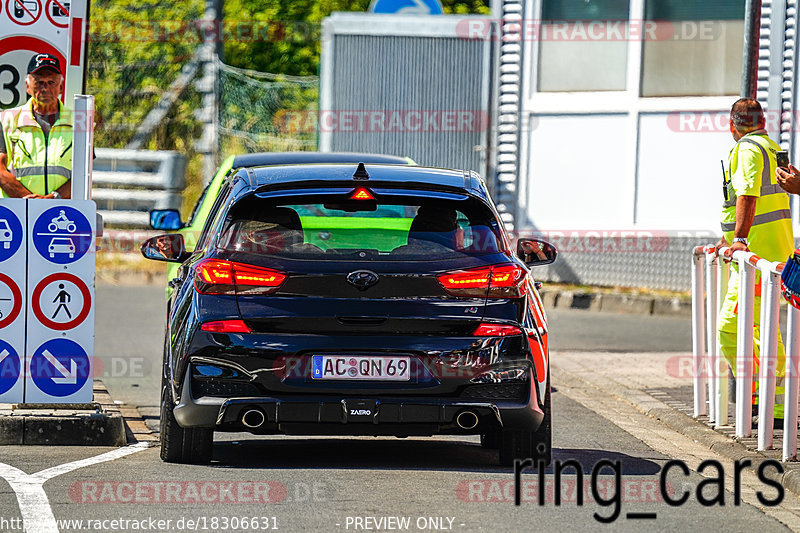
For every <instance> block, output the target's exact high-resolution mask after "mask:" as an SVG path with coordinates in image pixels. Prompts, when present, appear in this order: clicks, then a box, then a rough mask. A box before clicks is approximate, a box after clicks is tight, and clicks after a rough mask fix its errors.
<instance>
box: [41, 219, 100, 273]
mask: <svg viewBox="0 0 800 533" xmlns="http://www.w3.org/2000/svg"><path fill="white" fill-rule="evenodd" d="M33 244H34V246H35V247H36V250H38V252H39V253H40V254H41V255H42V257H44V258H45V259H47V260H48V261H50V262H52V263H58V264H61V265H64V264H67V263H74V262H75V261H77V260H79V259H80V258H81V257H83V254H85V253H86V252H87V250H89V248H91V247H92V228H91V225H90V224H89V221H88V220H86V217H85V216H84V215H83V214H82V213H81V212H80V211H78V210H77V209H75V208H73V207H69V206H59V207H52V208H50V209H48V210H47V211H45V212H44V213H42V215H41V216H40V217H39V218H37V219H36V222H35V223H34V225H33Z"/></svg>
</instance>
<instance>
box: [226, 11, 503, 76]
mask: <svg viewBox="0 0 800 533" xmlns="http://www.w3.org/2000/svg"><path fill="white" fill-rule="evenodd" d="M224 1H225V6H224V9H223V11H224V15H225V27H226V30H227V29H230V30H229V31H228V32H227V33H228V34H229V35H230V36H231V37H232V38H231V39H228V40H226V41H225V45H224V61H225V62H226V63H228V64H229V65H233V66H236V67H240V68H249V69H253V70H259V71H262V72H273V73H282V74H290V75H293V76H310V75H316V74H317V73H318V68H319V55H320V46H321V43H320V40H321V33H322V30H321V27H322V26H321V25H322V20H323V19H324V18H325V17H327V16H328V15H330V14H331V13H333V12H334V11H366V10H367V9H368V8H369V5H370V0H295V1H288V0H224ZM442 3H443V6H444V11H445V13H455V14H468V13H476V14H484V15H488V14H489V13H490V9H489V7H488V4H487V3H486V2H483V1H481V0H470V1H453V0H444V1H443V2H442ZM244 30H250V31H249V32H247V31H244Z"/></svg>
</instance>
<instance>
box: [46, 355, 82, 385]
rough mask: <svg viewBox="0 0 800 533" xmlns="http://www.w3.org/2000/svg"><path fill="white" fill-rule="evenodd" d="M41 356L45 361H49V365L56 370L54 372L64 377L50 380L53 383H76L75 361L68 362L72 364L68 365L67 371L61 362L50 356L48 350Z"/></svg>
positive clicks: (76, 369) (76, 368)
mask: <svg viewBox="0 0 800 533" xmlns="http://www.w3.org/2000/svg"><path fill="white" fill-rule="evenodd" d="M42 355H43V356H44V358H45V359H47V360H48V361H50V364H51V365H53V366H54V367H55V368H56V372H58V373H59V374H61V375H62V376H64V377H61V378H50V379H52V380H53V383H59V384H61V385H75V384H76V383H77V382H78V365H77V363H76V362H75V359H70V360H69V362H70V363H72V364H71V365H70V370H67V367H65V366H64V365H62V364H61V362H60V361H59V360H58V359H56V356H55V355H53V354H51V353H50V351H49V350H45V351H43V352H42Z"/></svg>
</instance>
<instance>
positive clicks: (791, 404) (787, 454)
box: [783, 305, 800, 461]
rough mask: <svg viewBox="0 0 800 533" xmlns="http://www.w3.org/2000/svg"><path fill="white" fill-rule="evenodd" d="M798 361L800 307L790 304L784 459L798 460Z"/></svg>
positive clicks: (787, 330) (799, 358)
mask: <svg viewBox="0 0 800 533" xmlns="http://www.w3.org/2000/svg"><path fill="white" fill-rule="evenodd" d="M798 363H800V309H796V308H794V307H793V306H791V305H790V306H789V317H788V322H787V325H786V383H785V385H786V391H785V393H784V394H785V396H784V407H783V409H784V412H783V460H784V461H795V460H797V431H796V430H795V429H794V428H796V427H797V399H798V398H797V396H798V390H797V389H798V387H797V385H798V382H800V376H798V367H797V365H798Z"/></svg>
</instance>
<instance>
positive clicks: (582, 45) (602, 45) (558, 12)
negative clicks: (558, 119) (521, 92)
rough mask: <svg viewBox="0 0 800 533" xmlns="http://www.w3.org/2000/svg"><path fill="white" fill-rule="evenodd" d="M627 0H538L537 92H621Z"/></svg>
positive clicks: (623, 74)
mask: <svg viewBox="0 0 800 533" xmlns="http://www.w3.org/2000/svg"><path fill="white" fill-rule="evenodd" d="M629 9H630V7H629V0H579V1H578V0H570V1H564V0H543V1H542V17H541V25H540V26H537V28H536V29H537V30H538V41H539V80H538V84H537V87H538V90H539V91H541V92H561V91H624V90H625V80H626V71H627V66H628V39H629V38H630V35H629V33H630V26H629V24H628V12H629Z"/></svg>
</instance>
